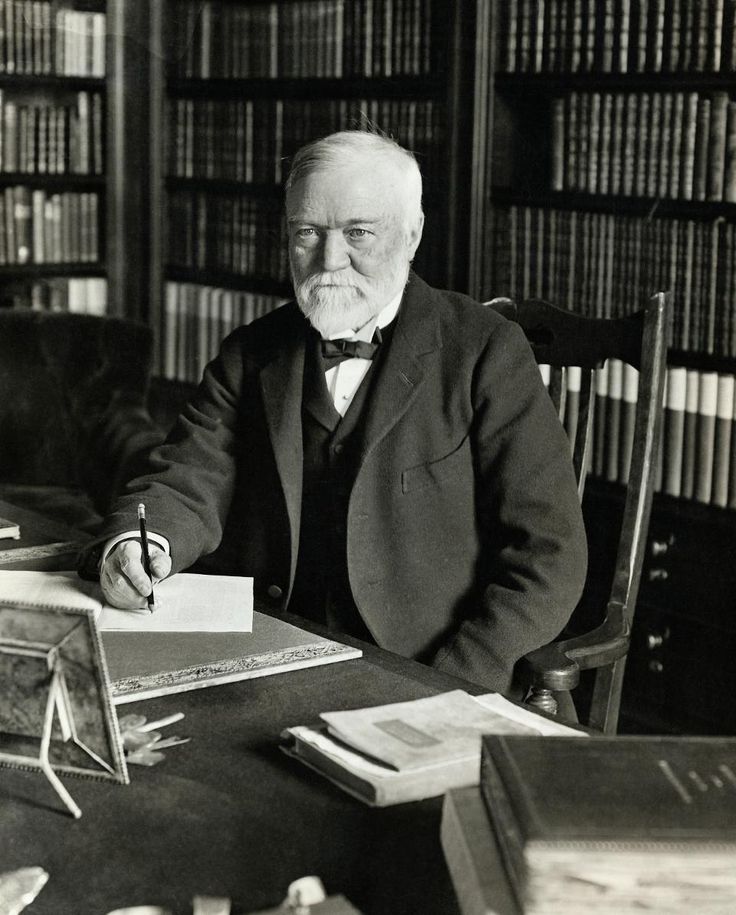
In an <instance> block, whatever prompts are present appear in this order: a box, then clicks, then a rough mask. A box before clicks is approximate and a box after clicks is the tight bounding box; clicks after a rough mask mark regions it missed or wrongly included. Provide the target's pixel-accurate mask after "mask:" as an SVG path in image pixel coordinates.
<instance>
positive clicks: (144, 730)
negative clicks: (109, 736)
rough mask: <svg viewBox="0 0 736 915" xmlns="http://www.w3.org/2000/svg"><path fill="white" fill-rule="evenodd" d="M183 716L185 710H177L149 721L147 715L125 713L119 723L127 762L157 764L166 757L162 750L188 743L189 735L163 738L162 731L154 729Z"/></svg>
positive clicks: (145, 764) (172, 722)
mask: <svg viewBox="0 0 736 915" xmlns="http://www.w3.org/2000/svg"><path fill="white" fill-rule="evenodd" d="M183 717H184V713H183V712H176V713H174V714H173V715H167V716H166V717H165V718H159V719H157V720H156V721H148V720H147V719H146V716H145V715H124V716H123V717H122V718H121V719H120V720H119V722H118V724H119V726H120V731H121V734H122V739H123V747H124V748H125V758H126V760H127V762H128V763H130V764H131V765H136V766H155V765H156V764H157V763H160V762H163V760H164V759H165V758H166V757H165V756H164V754H163V753H161V752H160V751H161V750H166V749H168V748H169V747H177V746H179V745H180V744H183V743H188V742H189V740H190V739H191V738H189V737H178V736H175V735H174V736H171V737H164V738H163V739H162V737H161V732H160V731H154V730H153V728H160V727H165V726H166V725H168V724H174V723H175V722H177V721H181V719H182V718H183Z"/></svg>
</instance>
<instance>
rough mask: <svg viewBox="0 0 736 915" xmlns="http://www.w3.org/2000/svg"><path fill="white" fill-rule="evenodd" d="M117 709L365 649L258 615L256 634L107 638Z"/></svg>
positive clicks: (354, 654)
mask: <svg viewBox="0 0 736 915" xmlns="http://www.w3.org/2000/svg"><path fill="white" fill-rule="evenodd" d="M102 644H103V645H104V648H105V655H106V657H107V667H108V670H109V672H110V680H111V681H112V689H113V695H114V698H115V704H116V705H121V704H122V703H125V702H134V701H137V700H139V699H150V698H152V697H154V696H166V695H169V694H170V693H181V692H187V691H189V690H193V689H202V688H204V687H209V686H219V685H220V684H223V683H234V682H238V681H240V680H252V679H255V678H258V677H268V676H272V675H273V674H282V673H287V672H289V671H293V670H301V669H303V668H308V667H319V666H322V665H324V664H336V663H338V662H340V661H350V660H353V659H355V658H360V657H361V656H362V654H363V652H362V651H361V649H360V648H355V647H353V646H351V645H345V644H343V643H342V642H338V641H335V640H333V639H329V638H325V637H323V636H321V635H316V634H315V633H313V632H309V631H308V630H306V629H302V628H301V627H299V626H296V625H293V624H292V623H290V622H287V621H286V620H282V619H279V618H278V617H272V616H268V615H267V614H264V613H259V612H258V611H257V610H256V611H254V612H253V627H252V631H251V632H199V633H197V632H169V633H164V632H151V633H146V632H122V631H120V630H118V631H107V632H103V633H102Z"/></svg>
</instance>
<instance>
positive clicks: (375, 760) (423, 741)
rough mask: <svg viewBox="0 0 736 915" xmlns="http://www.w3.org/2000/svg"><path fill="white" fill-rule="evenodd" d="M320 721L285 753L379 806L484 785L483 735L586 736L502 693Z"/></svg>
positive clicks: (297, 735) (439, 698) (287, 737)
mask: <svg viewBox="0 0 736 915" xmlns="http://www.w3.org/2000/svg"><path fill="white" fill-rule="evenodd" d="M320 717H321V719H322V720H321V722H320V724H318V725H317V726H315V727H306V726H297V727H292V728H287V729H286V730H285V731H284V733H283V734H282V738H283V743H282V749H283V750H284V752H285V753H287V754H288V755H289V756H293V757H295V758H296V759H298V760H300V761H301V762H303V763H304V764H305V765H307V766H309V767H310V768H311V769H313V770H315V771H316V772H319V773H320V774H321V775H324V776H325V777H326V778H328V779H329V780H330V781H332V782H334V783H335V784H336V785H338V786H339V787H340V788H342V789H343V790H344V791H347V792H348V793H349V794H352V795H353V796H354V797H357V798H359V799H360V800H361V801H364V802H365V803H367V804H370V805H371V806H375V807H385V806H388V805H391V804H399V803H404V802H406V801H417V800H421V799H423V798H428V797H435V796H437V795H440V794H443V793H444V792H445V791H446V790H447V789H448V788H456V787H462V786H465V785H477V784H478V778H479V774H480V742H481V736H482V735H483V734H489V733H493V734H533V735H537V736H539V735H547V734H550V735H551V734H555V735H561V734H580V733H581V732H580V731H578V730H574V729H573V728H570V727H567V726H566V725H563V724H559V723H558V722H556V721H551V720H548V719H546V718H542V717H541V716H539V715H536V714H534V713H533V712H530V711H528V710H527V709H524V708H521V707H520V706H517V705H514V704H513V703H511V702H509V701H508V700H507V699H504V698H503V697H502V696H499V695H496V694H495V693H492V694H488V695H484V696H471V695H469V694H468V693H466V692H465V691H464V690H452V691H450V692H447V693H440V694H439V695H436V696H428V697H426V698H424V699H414V700H412V701H409V702H393V703H390V704H389V705H378V706H373V707H372V708H364V709H354V710H351V711H338V712H324V713H323V714H322V715H321V716H320Z"/></svg>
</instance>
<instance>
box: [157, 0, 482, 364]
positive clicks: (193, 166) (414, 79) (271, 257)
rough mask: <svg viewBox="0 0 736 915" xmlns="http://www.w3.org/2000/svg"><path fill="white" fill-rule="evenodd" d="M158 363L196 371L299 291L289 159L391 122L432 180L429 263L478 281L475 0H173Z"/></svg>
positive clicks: (166, 80)
mask: <svg viewBox="0 0 736 915" xmlns="http://www.w3.org/2000/svg"><path fill="white" fill-rule="evenodd" d="M163 15H164V21H163V35H164V36H165V40H164V42H163V45H162V49H163V54H162V56H163V60H164V66H163V74H162V78H163V83H162V84H163V92H162V109H161V110H162V114H163V116H162V119H161V123H162V130H161V135H160V152H161V161H162V162H163V183H162V187H163V188H164V191H163V195H162V200H161V207H162V212H163V213H164V225H163V227H162V236H161V238H162V241H161V246H162V267H161V281H162V286H163V293H162V297H161V301H160V303H159V305H158V320H157V324H158V328H159V331H160V363H159V371H160V373H161V374H162V375H163V376H164V377H165V378H168V379H179V380H187V381H194V380H196V379H197V378H198V377H199V375H200V374H201V370H202V368H203V366H204V364H205V362H206V361H208V359H209V358H211V356H212V355H213V354H214V352H215V351H216V347H217V344H218V343H219V341H220V339H221V338H222V337H223V336H224V334H225V333H226V332H227V331H228V330H229V329H230V328H231V327H234V326H236V325H237V324H240V323H244V322H247V321H248V320H251V319H252V318H253V317H255V316H257V315H258V314H260V313H262V312H263V311H266V310H269V309H270V308H273V307H275V306H276V305H277V304H279V303H280V302H282V301H284V300H285V299H286V298H287V297H288V296H289V295H290V292H291V290H290V282H289V277H288V265H287V259H286V245H285V232H284V227H283V220H282V210H283V181H284V178H285V176H286V173H287V171H288V162H289V158H290V157H291V156H292V155H293V153H294V152H295V151H296V149H298V148H299V146H301V145H302V144H303V143H305V142H307V141H309V140H311V139H314V138H316V137H319V136H321V135H324V134H326V133H330V132H332V131H334V130H339V129H344V128H351V127H359V126H365V125H366V124H367V123H371V124H374V125H375V126H376V127H378V128H380V129H382V130H385V131H386V132H387V133H390V134H391V135H392V136H395V137H396V138H397V139H398V140H399V142H401V143H403V144H404V145H406V146H408V147H409V148H411V149H413V150H414V151H415V152H416V154H417V157H418V159H419V162H420V165H421V168H422V171H423V173H424V177H425V188H426V190H425V201H424V204H425V212H426V214H427V228H426V230H425V235H424V239H423V241H422V244H421V246H420V249H419V252H418V254H417V258H416V267H417V270H418V271H419V272H420V273H421V274H422V275H423V276H424V277H425V278H426V279H428V280H429V281H430V282H433V283H435V284H437V285H441V286H455V287H456V288H463V287H464V286H465V276H466V271H467V264H466V258H467V251H468V238H467V236H468V231H469V222H468V220H467V216H466V213H467V208H468V206H469V200H470V181H469V169H470V163H471V142H470V140H471V136H472V110H471V109H470V108H469V107H468V106H467V104H466V101H467V98H468V97H469V94H470V92H471V91H472V79H473V72H472V40H473V29H474V21H475V17H474V4H473V3H472V2H470V0H467V2H466V0H459V2H458V3H456V4H453V5H451V6H449V7H448V5H447V4H445V3H443V2H441V0H320V2H315V0H280V2H276V3H265V2H256V3H253V2H219V0H211V2H206V3H201V2H194V0H168V2H167V3H166V4H165V5H164V13H163Z"/></svg>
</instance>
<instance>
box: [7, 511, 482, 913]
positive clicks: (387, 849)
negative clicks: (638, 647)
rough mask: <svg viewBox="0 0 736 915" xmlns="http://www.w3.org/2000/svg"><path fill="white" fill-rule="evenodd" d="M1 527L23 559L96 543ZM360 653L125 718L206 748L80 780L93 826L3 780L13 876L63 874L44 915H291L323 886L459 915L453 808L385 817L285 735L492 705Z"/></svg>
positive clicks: (16, 778) (40, 783)
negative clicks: (115, 778)
mask: <svg viewBox="0 0 736 915" xmlns="http://www.w3.org/2000/svg"><path fill="white" fill-rule="evenodd" d="M0 515H3V516H4V517H13V518H16V519H17V520H18V521H19V522H20V524H21V528H22V533H23V539H22V540H21V541H18V542H15V541H6V542H4V543H3V544H2V547H3V548H5V547H6V546H7V549H8V551H10V550H12V549H13V548H22V547H24V546H30V545H41V544H45V543H46V544H47V543H50V542H63V541H70V540H71V541H74V540H79V541H82V540H83V539H84V538H85V535H84V534H82V533H80V532H76V531H70V530H68V529H66V528H62V527H60V526H59V525H56V524H54V523H53V522H49V521H47V520H46V519H44V518H42V517H41V516H38V515H35V514H34V513H32V512H28V511H25V510H21V509H16V508H15V507H14V506H10V505H6V504H3V503H2V502H0ZM3 552H4V550H3ZM5 559H6V562H7V564H6V565H2V566H0V568H18V567H24V568H28V567H33V568H69V567H71V566H73V564H74V563H73V554H72V553H70V554H66V555H63V556H61V557H56V558H54V557H47V558H45V559H42V560H41V561H40V562H39V560H36V561H35V562H31V563H23V564H21V565H19V564H17V563H16V564H13V563H12V561H11V560H12V557H10V558H9V557H8V555H6V557H5ZM290 620H291V621H296V620H295V618H290ZM302 625H303V624H302ZM315 629H318V627H315ZM322 634H324V633H322ZM346 641H350V642H351V643H355V640H347V639H346ZM356 644H360V643H356ZM360 647H362V648H363V651H364V656H363V658H361V659H359V660H351V661H344V662H341V663H339V664H334V665H328V666H325V667H317V668H312V669H307V670H300V671H295V672H288V673H283V674H278V675H275V676H270V677H265V678H262V679H255V680H248V681H244V682H240V683H233V684H228V685H223V686H216V687H208V688H205V689H200V690H195V691H192V692H187V693H180V694H176V695H172V696H166V697H162V698H158V699H152V700H147V701H145V702H136V703H130V704H126V705H123V706H121V707H120V712H119V714H120V715H121V716H122V715H125V714H129V713H133V712H141V713H142V714H145V715H146V716H147V717H148V719H149V720H153V719H155V718H161V717H163V716H164V715H168V714H171V713H172V712H177V711H183V712H184V713H185V716H186V717H185V718H184V720H183V721H181V722H180V723H178V724H176V725H173V726H170V727H169V728H167V729H165V730H164V734H165V735H168V736H171V735H172V734H179V735H182V736H189V737H191V738H192V739H191V742H190V743H188V744H184V745H182V746H178V747H174V748H171V749H169V750H167V751H165V752H166V759H165V761H164V762H163V763H161V764H159V765H158V766H156V767H153V768H142V767H137V766H131V767H130V776H131V784H130V785H128V786H118V785H109V784H106V783H104V782H97V781H94V780H91V779H90V780H85V779H81V778H70V777H66V776H65V777H64V781H65V783H66V784H67V785H68V787H69V790H70V791H71V793H72V795H73V796H74V798H75V800H76V801H77V803H78V804H79V805H80V807H81V808H82V811H83V816H82V818H81V820H77V821H74V820H72V819H71V818H70V817H69V816H68V815H66V814H65V813H64V812H62V810H61V805H60V802H59V801H58V799H57V798H56V797H55V795H54V794H53V791H52V790H51V788H50V786H49V785H48V784H47V782H46V780H45V779H44V778H43V776H42V775H41V774H40V773H38V772H21V771H16V770H11V769H7V768H2V767H0V810H1V811H2V814H1V815H0V849H2V867H0V870H3V871H5V870H12V869H15V868H19V867H26V866H32V865H38V866H41V867H43V868H44V869H45V870H46V871H48V873H49V875H50V877H49V882H48V883H47V884H46V886H45V887H44V889H43V890H42V891H41V893H40V895H39V896H38V898H37V900H36V901H35V902H34V903H33V904H32V905H31V906H29V907H28V909H26V910H25V911H26V912H28V915H105V913H107V912H109V911H112V910H113V909H116V908H119V907H122V906H133V905H142V904H149V905H162V906H165V907H167V908H168V909H169V910H170V911H171V912H172V915H189V913H190V912H191V900H192V897H193V896H194V895H195V894H210V895H222V896H228V897H230V898H231V899H232V900H233V913H234V915H238V913H246V912H251V911H254V910H258V909H262V908H266V907H268V906H274V905H277V904H278V903H280V902H281V900H282V899H283V897H284V896H285V893H286V889H287V886H288V884H289V883H290V882H291V881H292V880H294V879H296V878H298V877H301V876H305V875H307V874H316V875H318V876H319V877H321V879H322V880H323V882H324V884H325V887H326V889H327V890H328V892H330V893H343V894H345V895H346V896H347V897H348V898H349V899H350V900H351V901H352V902H353V904H354V905H356V906H357V907H358V908H359V909H360V910H361V911H362V912H364V913H365V915H393V913H398V915H401V913H406V915H418V913H422V915H433V913H437V915H456V913H457V912H458V908H457V904H456V901H455V896H454V892H453V889H452V885H451V882H450V878H449V875H448V872H447V868H446V865H445V861H444V857H443V854H442V850H441V846H440V815H441V807H442V801H441V798H435V799H432V800H429V801H423V802H421V803H415V804H408V805H401V806H396V807H391V808H386V809H383V810H378V809H371V808H369V807H367V806H364V805H363V804H361V803H360V802H359V801H357V800H354V799H353V798H351V797H350V796H348V795H347V794H344V793H343V792H341V791H340V790H339V789H338V788H336V787H334V786H333V785H332V784H331V783H329V782H328V781H327V780H325V779H322V778H320V777H319V776H317V775H315V774H313V773H312V772H310V771H309V770H308V769H307V768H306V767H303V766H301V765H300V764H299V763H297V762H296V761H295V760H293V759H290V758H288V757H286V756H285V755H284V754H282V753H281V751H280V750H279V749H278V743H279V734H280V733H281V731H282V729H283V728H285V727H288V726H290V725H295V724H306V723H309V722H313V721H316V720H317V717H318V715H319V713H320V712H322V711H327V710H330V709H345V708H357V707H361V706H368V705H378V704H382V703H388V702H397V701H400V700H406V699H415V698H420V697H422V696H428V695H432V694H434V693H437V692H441V691H444V690H447V689H454V688H458V687H461V688H467V689H468V690H469V691H471V692H475V693H479V692H482V691H483V690H482V689H480V688H479V687H477V686H473V685H471V684H466V683H464V682H463V681H460V680H456V679H454V678H452V677H448V676H445V675H442V674H439V673H437V672H436V671H433V670H431V669H429V668H427V667H425V666H423V665H420V664H417V663H414V662H412V661H407V660H405V659H403V658H399V657H397V656H396V655H392V654H390V653H388V652H385V651H382V650H380V649H378V648H375V647H373V646H368V645H361V646H360Z"/></svg>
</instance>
